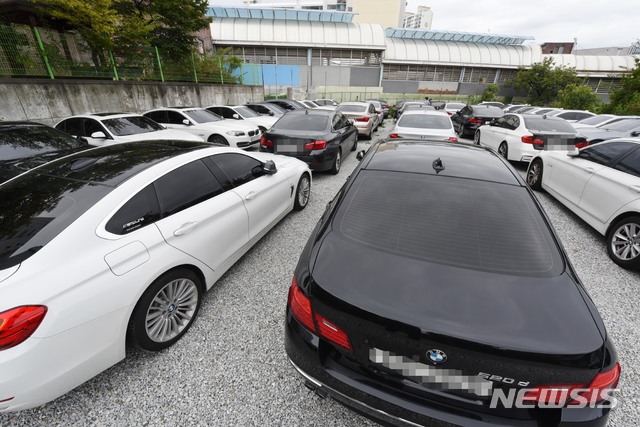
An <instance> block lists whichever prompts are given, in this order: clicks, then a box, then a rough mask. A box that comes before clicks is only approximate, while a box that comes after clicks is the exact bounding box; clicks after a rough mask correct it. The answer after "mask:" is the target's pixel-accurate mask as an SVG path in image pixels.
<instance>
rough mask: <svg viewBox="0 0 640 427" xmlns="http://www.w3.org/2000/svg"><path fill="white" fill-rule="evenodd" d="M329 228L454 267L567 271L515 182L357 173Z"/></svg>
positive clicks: (534, 273)
mask: <svg viewBox="0 0 640 427" xmlns="http://www.w3.org/2000/svg"><path fill="white" fill-rule="evenodd" d="M333 230H334V231H337V232H338V233H340V234H341V235H342V236H343V237H344V238H348V239H351V240H353V241H356V242H358V243H360V244H362V245H366V246H370V247H373V248H376V249H378V250H382V251H386V252H389V253H392V254H396V255H400V256H405V257H411V258H415V259H419V260H423V261H427V262H432V263H438V264H445V265H450V266H455V267H461V268H467V269H474V270H481V271H486V272H492V273H498V274H508V275H515V276H531V277H550V276H555V275H559V274H561V273H562V271H563V270H564V263H563V260H562V256H561V255H560V252H559V249H558V247H557V245H556V244H555V241H554V239H553V237H552V235H551V232H550V230H549V228H548V226H547V225H546V223H545V221H544V220H543V218H542V216H541V214H540V212H539V211H538V208H537V206H536V205H535V203H534V202H533V200H532V199H531V196H530V195H529V193H528V192H527V191H526V189H525V188H523V187H520V186H514V185H505V184H497V183H491V182H485V181H475V180H470V179H461V178H451V177H445V176H437V175H435V176H434V175H420V174H404V173H398V172H383V171H361V172H360V174H359V176H358V179H357V180H356V181H355V183H354V185H353V187H351V188H350V189H349V191H348V193H347V196H346V198H345V199H344V201H343V202H342V204H341V206H340V208H339V211H338V212H337V214H336V217H335V219H334V221H333Z"/></svg>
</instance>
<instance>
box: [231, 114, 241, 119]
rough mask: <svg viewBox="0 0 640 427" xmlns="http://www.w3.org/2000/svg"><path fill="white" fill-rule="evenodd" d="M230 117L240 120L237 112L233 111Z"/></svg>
mask: <svg viewBox="0 0 640 427" xmlns="http://www.w3.org/2000/svg"><path fill="white" fill-rule="evenodd" d="M232 117H233V118H234V119H236V120H241V119H240V115H239V114H238V113H234V114H233V116H232Z"/></svg>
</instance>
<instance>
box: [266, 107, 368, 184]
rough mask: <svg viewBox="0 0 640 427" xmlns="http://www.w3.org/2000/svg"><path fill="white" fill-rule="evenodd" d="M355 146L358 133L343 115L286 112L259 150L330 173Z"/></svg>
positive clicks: (318, 111)
mask: <svg viewBox="0 0 640 427" xmlns="http://www.w3.org/2000/svg"><path fill="white" fill-rule="evenodd" d="M357 145H358V130H357V129H356V127H355V126H354V125H353V123H352V122H351V121H350V120H349V119H348V118H347V117H346V116H345V115H344V114H342V113H340V112H336V111H329V110H320V109H317V110H296V111H290V112H288V113H287V114H285V115H284V116H282V117H281V118H280V119H279V120H278V121H277V122H276V123H275V124H274V125H273V126H272V127H271V129H269V130H268V131H267V132H265V133H264V134H263V135H262V138H261V139H260V151H266V152H269V153H276V154H283V155H285V156H293V157H296V158H298V159H300V160H302V161H303V162H305V163H307V164H308V165H309V167H310V168H311V170H314V171H329V172H330V173H333V174H337V173H338V172H339V171H340V166H341V164H342V157H343V156H346V155H347V154H348V153H349V152H350V151H355V150H356V148H357Z"/></svg>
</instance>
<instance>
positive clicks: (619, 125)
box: [602, 119, 640, 132]
mask: <svg viewBox="0 0 640 427" xmlns="http://www.w3.org/2000/svg"><path fill="white" fill-rule="evenodd" d="M638 127H640V119H628V120H620V121H618V122H614V123H608V124H606V125H604V126H602V129H609V130H617V131H619V132H629V131H632V130H634V129H635V128H638Z"/></svg>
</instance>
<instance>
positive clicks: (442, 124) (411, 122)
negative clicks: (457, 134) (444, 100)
mask: <svg viewBox="0 0 640 427" xmlns="http://www.w3.org/2000/svg"><path fill="white" fill-rule="evenodd" d="M396 126H398V127H406V128H420V129H451V128H452V127H453V126H452V124H451V119H449V117H448V116H447V117H445V116H440V115H437V116H436V115H431V114H403V115H402V116H400V120H398V124H397V125H396Z"/></svg>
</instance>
